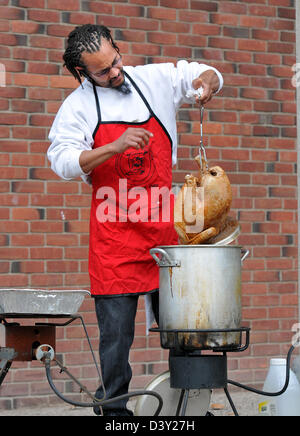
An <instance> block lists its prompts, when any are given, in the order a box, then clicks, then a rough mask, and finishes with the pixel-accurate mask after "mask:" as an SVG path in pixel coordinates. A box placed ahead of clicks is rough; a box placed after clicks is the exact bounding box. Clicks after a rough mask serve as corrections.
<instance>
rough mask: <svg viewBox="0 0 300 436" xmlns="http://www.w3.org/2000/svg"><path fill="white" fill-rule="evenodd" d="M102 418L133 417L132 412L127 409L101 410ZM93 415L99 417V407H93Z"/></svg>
mask: <svg viewBox="0 0 300 436" xmlns="http://www.w3.org/2000/svg"><path fill="white" fill-rule="evenodd" d="M102 410H103V416H133V412H132V411H131V410H128V409H102ZM94 413H95V414H96V415H98V416H101V412H100V407H99V406H95V407H94Z"/></svg>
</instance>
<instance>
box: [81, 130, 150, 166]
mask: <svg viewBox="0 0 300 436" xmlns="http://www.w3.org/2000/svg"><path fill="white" fill-rule="evenodd" d="M152 136H154V135H153V133H151V132H149V131H148V130H146V129H143V128H140V127H136V128H134V127H129V128H128V129H127V130H126V131H125V132H124V133H123V134H122V135H121V136H120V137H119V138H118V139H116V141H114V142H112V143H110V144H106V145H103V146H102V147H97V148H95V149H93V150H84V151H83V152H82V153H81V155H80V157H79V165H80V166H81V168H82V170H83V172H84V173H85V174H89V173H90V172H91V171H92V170H93V169H94V168H96V167H97V166H98V165H101V164H102V163H104V162H105V161H107V160H108V159H110V158H111V157H112V156H114V155H115V154H116V153H123V152H124V151H125V150H127V149H128V148H130V147H133V148H136V149H137V150H139V149H140V148H144V147H145V145H147V144H148V143H149V139H150V138H151V137H152Z"/></svg>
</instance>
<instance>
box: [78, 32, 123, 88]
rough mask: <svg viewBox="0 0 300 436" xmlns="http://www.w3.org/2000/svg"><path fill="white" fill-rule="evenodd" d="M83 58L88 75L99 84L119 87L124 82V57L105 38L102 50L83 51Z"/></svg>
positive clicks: (106, 86)
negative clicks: (93, 51)
mask: <svg viewBox="0 0 300 436" xmlns="http://www.w3.org/2000/svg"><path fill="white" fill-rule="evenodd" d="M81 59H82V61H83V63H84V64H85V66H86V70H87V73H88V75H89V76H90V77H91V78H92V79H93V80H94V82H95V83H96V84H97V85H98V86H102V87H103V88H118V87H120V86H121V85H122V84H123V82H124V79H125V78H124V73H123V64H122V58H121V56H120V55H119V53H118V52H117V51H116V50H115V49H114V48H113V46H112V45H111V43H110V42H109V41H107V40H106V39H105V38H102V39H101V47H100V50H99V51H97V52H95V53H88V52H83V53H82V55H81Z"/></svg>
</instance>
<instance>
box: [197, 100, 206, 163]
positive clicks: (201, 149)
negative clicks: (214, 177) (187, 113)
mask: <svg viewBox="0 0 300 436" xmlns="http://www.w3.org/2000/svg"><path fill="white" fill-rule="evenodd" d="M203 115H204V106H203V105H202V104H200V147H199V156H200V165H201V171H202V170H203V161H204V162H205V167H206V170H208V162H207V157H206V151H205V148H204V145H203Z"/></svg>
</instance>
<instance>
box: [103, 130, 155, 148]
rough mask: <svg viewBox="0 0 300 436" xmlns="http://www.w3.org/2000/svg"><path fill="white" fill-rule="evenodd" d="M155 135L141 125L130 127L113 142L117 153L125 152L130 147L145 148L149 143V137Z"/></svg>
mask: <svg viewBox="0 0 300 436" xmlns="http://www.w3.org/2000/svg"><path fill="white" fill-rule="evenodd" d="M152 136H153V133H151V132H149V131H148V130H146V129H143V128H140V127H136V128H134V127H129V128H128V129H127V130H126V131H125V132H124V133H123V135H121V136H120V137H119V138H118V139H117V140H116V141H114V142H113V143H112V145H113V147H114V148H115V152H116V153H123V152H124V151H125V150H127V149H128V148H130V147H133V148H136V149H137V150H139V149H141V148H144V147H145V145H148V143H149V139H150V138H151V137H152Z"/></svg>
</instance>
